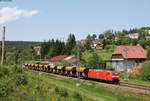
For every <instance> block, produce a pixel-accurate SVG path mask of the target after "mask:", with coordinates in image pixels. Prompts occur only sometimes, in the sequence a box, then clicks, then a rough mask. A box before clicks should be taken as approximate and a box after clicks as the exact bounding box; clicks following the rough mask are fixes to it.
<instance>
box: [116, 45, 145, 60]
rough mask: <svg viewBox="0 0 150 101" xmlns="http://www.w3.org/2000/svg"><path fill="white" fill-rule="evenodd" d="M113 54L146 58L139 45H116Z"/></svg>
mask: <svg viewBox="0 0 150 101" xmlns="http://www.w3.org/2000/svg"><path fill="white" fill-rule="evenodd" d="M113 54H122V56H123V57H124V58H147V52H146V51H145V50H144V48H143V47H141V46H118V47H117V49H116V50H115V51H114V53H113Z"/></svg>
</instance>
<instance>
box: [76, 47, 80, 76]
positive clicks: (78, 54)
mask: <svg viewBox="0 0 150 101" xmlns="http://www.w3.org/2000/svg"><path fill="white" fill-rule="evenodd" d="M79 61H80V53H79V45H77V68H78V69H79ZM78 78H80V70H79V71H78Z"/></svg>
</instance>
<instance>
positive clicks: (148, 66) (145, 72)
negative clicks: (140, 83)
mask: <svg viewBox="0 0 150 101" xmlns="http://www.w3.org/2000/svg"><path fill="white" fill-rule="evenodd" d="M142 67H143V68H142V69H141V73H140V74H141V77H142V79H143V80H145V81H150V61H145V62H144V63H143V64H142Z"/></svg>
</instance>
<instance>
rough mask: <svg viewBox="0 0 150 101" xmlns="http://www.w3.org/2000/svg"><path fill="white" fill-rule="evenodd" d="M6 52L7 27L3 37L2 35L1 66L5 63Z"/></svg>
mask: <svg viewBox="0 0 150 101" xmlns="http://www.w3.org/2000/svg"><path fill="white" fill-rule="evenodd" d="M4 52H5V26H4V27H3V35H2V57H1V65H3V63H4Z"/></svg>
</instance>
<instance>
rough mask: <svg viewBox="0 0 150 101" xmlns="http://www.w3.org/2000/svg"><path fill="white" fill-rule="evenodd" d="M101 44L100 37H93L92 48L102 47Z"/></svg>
mask: <svg viewBox="0 0 150 101" xmlns="http://www.w3.org/2000/svg"><path fill="white" fill-rule="evenodd" d="M102 47H103V44H102V42H101V40H100V39H95V40H93V41H92V44H91V48H93V49H97V50H98V49H102Z"/></svg>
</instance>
